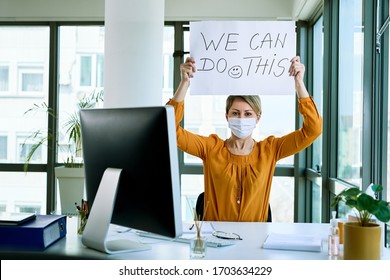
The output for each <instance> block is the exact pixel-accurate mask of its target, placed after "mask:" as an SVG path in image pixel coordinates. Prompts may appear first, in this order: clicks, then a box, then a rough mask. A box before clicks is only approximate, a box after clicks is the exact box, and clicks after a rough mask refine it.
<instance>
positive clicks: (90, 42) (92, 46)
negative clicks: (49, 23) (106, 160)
mask: <svg viewBox="0 0 390 280" xmlns="http://www.w3.org/2000/svg"><path fill="white" fill-rule="evenodd" d="M59 30H60V32H59V34H60V37H59V61H60V64H59V83H60V84H59V114H58V116H59V118H58V123H59V131H58V136H57V137H58V141H59V149H58V151H57V161H58V162H60V163H62V162H64V161H65V160H66V158H67V156H68V154H67V153H68V148H67V147H68V139H66V137H65V136H64V135H67V134H66V133H65V128H64V127H65V126H64V125H63V124H64V123H65V122H66V121H67V120H69V116H70V115H72V114H75V113H77V110H78V108H77V102H78V101H79V100H80V99H81V98H83V97H84V96H86V95H91V94H93V93H94V92H98V91H100V90H101V89H103V86H104V28H103V27H102V26H60V28H59ZM62 147H64V148H62Z"/></svg>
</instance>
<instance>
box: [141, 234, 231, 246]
mask: <svg viewBox="0 0 390 280" xmlns="http://www.w3.org/2000/svg"><path fill="white" fill-rule="evenodd" d="M136 233H137V234H138V235H139V236H142V237H147V238H154V239H161V240H167V241H174V242H180V243H190V240H191V239H192V238H194V235H192V234H191V235H182V236H179V237H176V238H169V237H166V236H162V235H158V234H155V233H150V232H147V231H136ZM234 244H235V240H230V239H221V238H218V237H214V236H207V247H214V248H218V247H226V246H231V245H234Z"/></svg>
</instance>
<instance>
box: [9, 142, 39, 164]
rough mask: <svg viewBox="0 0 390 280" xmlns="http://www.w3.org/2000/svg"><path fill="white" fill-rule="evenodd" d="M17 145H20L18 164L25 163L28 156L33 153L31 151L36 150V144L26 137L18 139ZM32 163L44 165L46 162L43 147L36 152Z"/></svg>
mask: <svg viewBox="0 0 390 280" xmlns="http://www.w3.org/2000/svg"><path fill="white" fill-rule="evenodd" d="M16 141H17V143H18V151H17V154H18V162H20V163H24V161H25V160H26V158H27V156H28V154H29V153H30V152H31V150H32V149H33V148H34V144H36V143H35V142H34V141H33V140H32V139H27V140H26V137H17V140H16ZM30 162H31V163H43V162H45V159H44V154H43V150H42V146H39V147H38V148H37V149H36V151H35V152H34V154H33V156H32V158H31V161H30Z"/></svg>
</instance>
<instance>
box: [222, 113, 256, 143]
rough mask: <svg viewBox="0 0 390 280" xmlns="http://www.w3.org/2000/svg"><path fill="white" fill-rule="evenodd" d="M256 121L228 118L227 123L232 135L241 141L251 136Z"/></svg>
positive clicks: (253, 119) (254, 119) (252, 119)
mask: <svg viewBox="0 0 390 280" xmlns="http://www.w3.org/2000/svg"><path fill="white" fill-rule="evenodd" d="M256 120H257V119H256V118H228V123H229V128H230V129H231V130H232V133H233V134H234V135H236V136H237V137H238V138H240V139H243V138H246V137H248V136H249V135H251V134H252V131H253V129H255V127H256Z"/></svg>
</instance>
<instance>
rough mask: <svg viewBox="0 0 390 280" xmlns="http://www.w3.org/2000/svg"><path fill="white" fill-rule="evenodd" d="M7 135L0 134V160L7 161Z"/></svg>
mask: <svg viewBox="0 0 390 280" xmlns="http://www.w3.org/2000/svg"><path fill="white" fill-rule="evenodd" d="M7 141H8V137H7V136H4V135H0V160H4V161H7V158H8V144H7Z"/></svg>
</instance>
